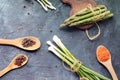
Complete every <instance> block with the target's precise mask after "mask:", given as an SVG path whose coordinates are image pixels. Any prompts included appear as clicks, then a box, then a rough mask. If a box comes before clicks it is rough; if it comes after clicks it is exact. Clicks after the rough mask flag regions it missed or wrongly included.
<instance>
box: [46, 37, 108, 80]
mask: <svg viewBox="0 0 120 80" xmlns="http://www.w3.org/2000/svg"><path fill="white" fill-rule="evenodd" d="M53 41H54V42H55V43H56V44H57V46H58V47H56V46H55V45H54V44H52V43H51V42H50V41H47V44H48V45H49V46H50V47H49V48H48V50H49V51H51V52H53V53H54V54H55V55H56V56H58V57H59V58H60V59H61V60H62V61H64V62H65V63H66V64H68V65H69V66H70V68H71V70H72V71H74V72H76V73H77V74H78V75H79V76H80V80H110V79H109V78H107V77H104V76H103V75H101V74H99V73H97V72H95V71H93V70H91V69H90V68H88V67H86V66H85V65H84V64H83V63H82V62H81V61H79V60H78V59H76V58H75V57H74V56H73V55H72V54H71V53H70V51H69V50H68V49H67V48H66V47H65V46H64V44H63V43H62V42H61V40H60V39H59V38H58V37H57V36H54V37H53Z"/></svg>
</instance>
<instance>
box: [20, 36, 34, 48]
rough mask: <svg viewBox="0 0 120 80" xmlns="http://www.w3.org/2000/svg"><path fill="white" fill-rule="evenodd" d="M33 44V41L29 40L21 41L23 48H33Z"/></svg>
mask: <svg viewBox="0 0 120 80" xmlns="http://www.w3.org/2000/svg"><path fill="white" fill-rule="evenodd" d="M35 43H36V42H35V41H33V40H31V39H29V38H25V39H23V41H22V45H23V47H30V46H33V45H35Z"/></svg>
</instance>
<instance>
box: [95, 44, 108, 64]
mask: <svg viewBox="0 0 120 80" xmlns="http://www.w3.org/2000/svg"><path fill="white" fill-rule="evenodd" d="M97 58H98V59H99V60H100V61H102V62H105V61H107V60H108V59H110V53H109V51H108V50H107V48H105V47H104V46H100V47H99V50H98V52H97Z"/></svg>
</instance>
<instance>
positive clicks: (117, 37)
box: [0, 0, 120, 80]
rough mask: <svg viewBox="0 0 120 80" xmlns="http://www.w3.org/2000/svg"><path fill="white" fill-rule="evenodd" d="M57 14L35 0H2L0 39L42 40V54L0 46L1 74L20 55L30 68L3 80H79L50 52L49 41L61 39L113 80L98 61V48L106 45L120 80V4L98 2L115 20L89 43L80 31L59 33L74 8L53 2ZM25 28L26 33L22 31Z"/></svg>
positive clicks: (118, 0)
mask: <svg viewBox="0 0 120 80" xmlns="http://www.w3.org/2000/svg"><path fill="white" fill-rule="evenodd" d="M50 1H51V2H52V3H53V5H54V6H55V7H56V8H57V10H56V11H51V10H49V11H48V12H45V11H44V10H43V8H42V7H41V5H40V4H38V3H37V2H36V1H34V0H0V37H1V38H8V39H15V38H18V37H23V36H36V37H38V38H39V39H40V40H41V43H42V46H41V48H40V49H39V50H37V51H34V52H28V51H24V50H21V49H19V48H16V47H12V46H3V45H0V70H2V69H3V68H5V67H6V66H7V65H8V64H9V62H10V61H11V60H12V59H13V57H15V56H16V55H17V54H19V53H23V54H26V55H28V57H29V61H28V64H27V65H26V66H24V67H22V68H20V69H16V70H13V71H11V72H9V73H8V74H6V75H4V76H3V77H1V78H0V80H68V79H69V80H79V79H78V76H77V75H76V74H74V73H72V72H69V71H67V70H65V69H64V68H63V66H62V65H61V64H62V63H61V60H59V59H58V58H57V57H56V56H54V55H53V54H52V53H50V52H48V50H47V48H48V46H47V45H46V41H47V40H52V37H53V35H57V36H58V37H59V38H60V39H61V40H62V42H63V43H64V44H65V45H66V46H67V48H68V49H69V50H70V51H71V52H72V53H73V54H74V55H75V56H76V57H77V58H78V59H80V60H81V61H82V62H84V64H86V65H87V66H88V67H90V68H92V69H93V70H95V71H97V72H99V73H101V74H103V75H105V76H107V77H109V78H111V76H110V74H109V73H108V71H107V70H106V69H105V67H103V66H102V65H101V64H99V63H98V62H97V60H96V55H95V54H96V53H95V52H96V48H97V46H99V45H101V44H103V45H105V46H106V47H107V48H108V49H109V50H110V52H111V55H112V62H113V67H114V69H115V71H116V73H117V75H118V77H119V80H120V15H119V14H120V8H119V7H120V5H119V4H120V0H96V1H97V2H98V3H99V4H104V5H106V6H107V8H108V9H109V10H111V11H112V12H113V13H114V14H115V16H114V17H113V18H111V19H108V20H105V21H102V22H100V23H99V25H100V27H101V35H100V36H99V38H97V39H96V40H94V41H89V40H88V39H87V37H86V34H85V32H84V31H81V30H78V29H76V28H69V29H63V30H61V29H59V25H60V24H61V23H62V22H63V21H64V20H65V19H66V18H67V17H68V16H69V11H70V7H69V6H68V5H66V4H63V3H62V2H61V1H60V0H50ZM19 26H22V27H23V28H22V29H18V28H19ZM94 30H95V28H92V29H91V30H90V32H93V31H94Z"/></svg>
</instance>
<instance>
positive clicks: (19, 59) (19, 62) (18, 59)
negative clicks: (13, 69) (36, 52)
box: [15, 55, 26, 66]
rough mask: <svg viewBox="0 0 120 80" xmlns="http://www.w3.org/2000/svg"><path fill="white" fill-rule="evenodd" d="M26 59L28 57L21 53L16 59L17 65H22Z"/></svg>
mask: <svg viewBox="0 0 120 80" xmlns="http://www.w3.org/2000/svg"><path fill="white" fill-rule="evenodd" d="M24 61H26V57H25V56H23V55H21V56H19V57H17V58H16V59H15V65H17V66H21V65H22V63H23V62H24Z"/></svg>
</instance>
